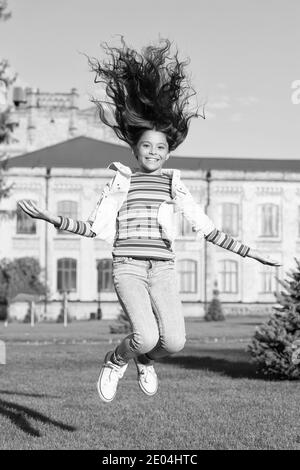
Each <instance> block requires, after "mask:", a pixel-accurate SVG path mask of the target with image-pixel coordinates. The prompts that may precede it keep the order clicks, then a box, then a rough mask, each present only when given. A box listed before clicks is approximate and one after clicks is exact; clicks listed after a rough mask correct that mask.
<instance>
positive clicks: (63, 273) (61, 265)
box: [57, 258, 77, 292]
mask: <svg viewBox="0 0 300 470" xmlns="http://www.w3.org/2000/svg"><path fill="white" fill-rule="evenodd" d="M76 286H77V261H76V259H73V258H60V259H59V260H57V290H58V291H59V292H65V291H68V292H74V291H76Z"/></svg>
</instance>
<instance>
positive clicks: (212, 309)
mask: <svg viewBox="0 0 300 470" xmlns="http://www.w3.org/2000/svg"><path fill="white" fill-rule="evenodd" d="M204 320H205V321H224V320H225V316H224V313H223V310H222V304H221V302H220V299H219V291H218V289H217V282H215V288H214V290H213V298H212V300H211V302H210V304H209V306H208V311H207V312H206V314H205V316H204Z"/></svg>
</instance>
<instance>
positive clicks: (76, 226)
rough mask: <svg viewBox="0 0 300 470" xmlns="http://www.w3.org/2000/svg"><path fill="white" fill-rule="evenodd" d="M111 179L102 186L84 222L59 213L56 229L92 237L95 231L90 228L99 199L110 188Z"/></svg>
mask: <svg viewBox="0 0 300 470" xmlns="http://www.w3.org/2000/svg"><path fill="white" fill-rule="evenodd" d="M112 181H113V180H112ZM112 181H110V182H109V183H107V184H106V185H105V187H104V188H103V190H102V193H101V196H100V198H99V199H98V202H97V204H96V206H95V207H94V209H93V210H92V212H91V214H90V215H89V217H88V219H87V221H86V222H84V221H82V220H74V219H71V218H70V217H64V216H62V215H59V216H58V217H59V218H60V223H59V224H58V225H55V227H56V228H57V229H58V230H65V231H67V232H71V233H75V234H77V235H81V236H83V237H89V238H94V237H95V236H96V234H95V232H93V231H92V230H91V227H92V225H93V222H94V220H95V218H96V214H97V210H98V207H99V205H100V204H101V201H102V199H103V197H104V196H105V194H106V193H107V192H108V191H109V190H110V187H111V184H112Z"/></svg>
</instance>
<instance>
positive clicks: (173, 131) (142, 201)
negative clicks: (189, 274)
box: [19, 38, 279, 402]
mask: <svg viewBox="0 0 300 470" xmlns="http://www.w3.org/2000/svg"><path fill="white" fill-rule="evenodd" d="M170 48H171V43H170V42H169V41H168V40H160V42H159V44H158V45H157V46H153V45H150V46H148V47H146V48H145V49H144V50H143V51H142V53H138V52H137V51H135V50H133V49H131V48H129V47H128V46H127V45H126V44H125V42H124V40H123V38H122V46H121V47H120V48H112V47H109V46H107V45H106V46H105V50H106V53H107V55H108V58H109V60H107V61H106V62H105V61H103V62H102V63H100V62H99V61H98V60H96V59H90V64H91V66H92V70H93V71H94V72H96V78H95V82H96V83H97V82H102V83H104V84H105V86H106V95H107V97H108V98H107V99H108V101H106V100H100V99H99V100H96V99H95V100H94V102H95V103H96V104H97V106H98V109H99V116H100V119H101V121H102V122H103V123H104V124H106V125H107V126H109V127H111V128H112V129H113V130H114V131H115V133H116V135H117V136H118V137H119V138H120V139H122V140H123V141H125V142H126V143H127V144H128V145H129V146H130V147H131V149H132V153H133V155H134V157H135V159H136V163H137V167H138V168H137V169H134V170H132V169H130V168H128V167H125V166H124V165H122V164H121V163H117V162H115V163H112V165H110V168H111V169H113V170H115V171H116V174H115V176H114V178H113V179H112V180H111V181H110V182H109V183H108V184H107V185H106V187H105V188H104V190H103V192H102V194H101V196H100V199H99V201H98V203H97V205H96V207H95V209H94V210H93V212H92V214H91V216H90V217H89V218H88V220H87V222H82V221H75V220H72V219H70V218H67V217H62V216H56V215H53V214H51V213H50V212H49V211H46V210H42V209H40V208H38V207H37V206H36V204H35V203H33V202H32V201H28V200H23V201H21V202H20V203H19V205H20V207H21V208H22V209H23V210H24V211H25V212H26V213H27V214H29V215H30V216H31V217H34V218H37V219H43V220H46V221H47V222H50V223H52V224H54V225H55V226H56V227H57V228H59V229H60V230H67V231H69V232H72V233H77V234H79V235H82V236H85V237H91V238H93V237H98V238H100V239H102V240H106V241H108V242H110V243H112V244H113V250H112V256H113V279H114V285H115V290H116V293H117V296H118V299H119V301H120V304H121V306H122V308H123V310H124V312H125V313H126V315H127V316H128V319H129V321H130V323H131V327H132V332H131V333H130V334H129V335H128V336H126V337H125V338H124V339H123V340H122V342H121V343H120V344H119V345H118V346H117V347H116V349H115V350H114V351H109V352H108V353H107V354H106V356H105V359H104V363H103V366H102V368H101V371H100V376H99V379H98V383H97V388H98V392H99V396H100V398H101V399H102V400H103V401H105V402H111V401H112V400H113V399H114V397H115V395H116V391H117V385H118V381H119V379H120V378H121V377H123V375H124V373H125V371H126V368H127V366H128V362H129V361H130V360H131V359H133V360H134V361H135V364H136V366H137V371H138V382H139V385H140V388H141V389H142V391H143V392H144V393H145V394H146V395H148V396H152V395H154V394H155V393H156V392H157V388H158V379H157V375H156V372H155V370H154V363H155V361H156V360H157V359H160V358H162V357H165V356H168V355H171V354H174V353H176V352H178V351H180V350H182V348H183V347H184V344H185V325H184V318H183V314H182V310H181V303H180V299H179V295H178V291H177V288H176V274H175V264H174V263H175V261H174V258H175V254H174V251H173V248H172V240H173V238H174V229H175V218H174V215H176V214H175V212H181V213H182V214H183V216H184V217H185V218H186V219H187V220H188V221H189V222H190V223H191V224H192V227H193V230H194V232H195V234H196V235H197V236H198V237H199V238H201V236H202V237H204V238H205V239H206V241H208V242H211V243H214V244H215V245H218V246H221V247H222V248H224V249H227V250H230V251H232V252H234V253H236V254H237V255H240V256H242V257H246V256H247V257H250V258H254V259H256V260H258V261H259V262H261V263H263V264H268V265H270V266H278V265H279V264H278V263H277V262H276V261H272V260H270V259H268V258H265V257H264V256H262V255H261V254H260V253H258V252H257V251H254V250H253V249H250V248H249V247H248V246H246V245H244V244H242V243H240V242H239V241H237V240H235V239H233V238H232V237H231V236H229V235H227V234H225V233H223V232H222V231H220V230H218V229H217V228H216V227H215V225H214V223H213V222H212V220H210V219H209V218H208V217H207V216H206V215H205V213H204V212H203V210H202V208H201V207H200V205H199V204H197V203H196V202H195V201H194V199H193V197H192V195H191V194H190V192H189V190H188V189H187V188H186V186H185V185H184V184H183V182H182V181H181V179H180V172H179V171H178V170H164V169H163V166H164V163H165V162H166V161H167V160H168V158H169V157H170V153H171V152H172V151H173V150H175V149H176V148H177V147H178V145H180V144H181V143H182V142H183V141H184V139H185V138H186V136H187V133H188V128H189V123H190V120H191V118H192V117H196V116H197V113H192V112H191V111H189V109H188V107H189V102H188V101H189V98H190V97H191V96H192V94H194V90H193V89H192V88H191V86H190V84H189V81H188V79H187V76H186V73H185V67H186V65H187V62H181V61H179V59H178V52H177V51H176V53H175V54H173V56H172V55H171V54H170ZM202 117H203V116H202Z"/></svg>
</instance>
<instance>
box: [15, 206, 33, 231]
mask: <svg viewBox="0 0 300 470" xmlns="http://www.w3.org/2000/svg"><path fill="white" fill-rule="evenodd" d="M34 202H35V203H36V201H34ZM17 233H20V234H23V233H24V234H25V233H26V234H29V235H33V234H35V233H36V220H35V219H33V218H32V217H30V215H27V214H26V212H24V211H23V210H22V209H21V207H19V206H18V205H17Z"/></svg>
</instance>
